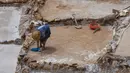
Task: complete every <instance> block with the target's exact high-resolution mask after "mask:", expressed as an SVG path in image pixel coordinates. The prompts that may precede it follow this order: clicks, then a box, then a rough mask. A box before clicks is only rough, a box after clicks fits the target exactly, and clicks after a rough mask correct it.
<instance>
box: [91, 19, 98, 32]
mask: <svg viewBox="0 0 130 73" xmlns="http://www.w3.org/2000/svg"><path fill="white" fill-rule="evenodd" d="M89 28H90V29H91V30H94V32H93V33H96V32H97V31H99V30H100V25H99V24H98V23H96V21H95V20H93V21H92V22H91V23H90V24H89Z"/></svg>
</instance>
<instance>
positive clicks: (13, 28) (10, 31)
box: [0, 7, 21, 73]
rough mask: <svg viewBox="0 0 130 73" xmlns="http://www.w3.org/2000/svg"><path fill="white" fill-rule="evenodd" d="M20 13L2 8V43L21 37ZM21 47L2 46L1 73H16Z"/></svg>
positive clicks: (0, 12)
mask: <svg viewBox="0 0 130 73" xmlns="http://www.w3.org/2000/svg"><path fill="white" fill-rule="evenodd" d="M19 20H20V11H18V10H16V9H15V8H13V7H9V8H7V7H5V8H4V7H0V41H2V40H13V39H15V38H18V37H19V31H18V25H19ZM20 49H21V47H20V46H17V45H0V73H15V69H16V65H17V57H18V54H19V51H20Z"/></svg>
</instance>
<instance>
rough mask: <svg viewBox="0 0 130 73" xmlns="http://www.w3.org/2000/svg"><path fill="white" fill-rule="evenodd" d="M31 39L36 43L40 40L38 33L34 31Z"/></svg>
mask: <svg viewBox="0 0 130 73" xmlns="http://www.w3.org/2000/svg"><path fill="white" fill-rule="evenodd" d="M32 38H33V39H34V40H36V41H38V40H40V31H34V32H33V33H32Z"/></svg>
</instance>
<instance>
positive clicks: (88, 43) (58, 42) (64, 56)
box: [28, 26, 112, 64]
mask: <svg viewBox="0 0 130 73" xmlns="http://www.w3.org/2000/svg"><path fill="white" fill-rule="evenodd" d="M51 31H52V35H51V37H50V38H49V39H48V41H47V44H46V50H44V51H43V53H42V56H41V53H40V52H38V53H36V52H31V51H29V53H28V56H30V57H31V58H33V59H36V60H41V59H42V58H43V59H44V61H50V60H51V61H52V60H53V62H58V63H78V64H84V63H86V62H87V61H86V59H85V57H87V56H88V55H90V54H93V53H94V52H97V51H99V50H101V49H103V48H104V47H105V45H106V44H107V43H108V42H109V40H110V39H111V37H112V35H111V34H112V32H111V31H109V30H108V28H107V27H102V29H101V31H99V32H97V33H95V34H93V31H92V30H90V29H89V28H88V26H84V27H83V28H82V29H75V28H74V27H73V26H69V27H66V26H62V27H51ZM31 47H36V45H33V46H31Z"/></svg>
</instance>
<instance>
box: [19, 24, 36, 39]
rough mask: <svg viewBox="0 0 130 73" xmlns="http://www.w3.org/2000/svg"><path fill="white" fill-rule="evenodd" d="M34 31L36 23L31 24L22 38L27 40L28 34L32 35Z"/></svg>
mask: <svg viewBox="0 0 130 73" xmlns="http://www.w3.org/2000/svg"><path fill="white" fill-rule="evenodd" d="M33 31H34V22H31V23H30V25H29V27H28V28H27V29H26V30H25V32H24V34H23V35H22V36H21V38H22V39H23V40H25V39H26V36H28V34H30V33H32V32H33Z"/></svg>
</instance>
